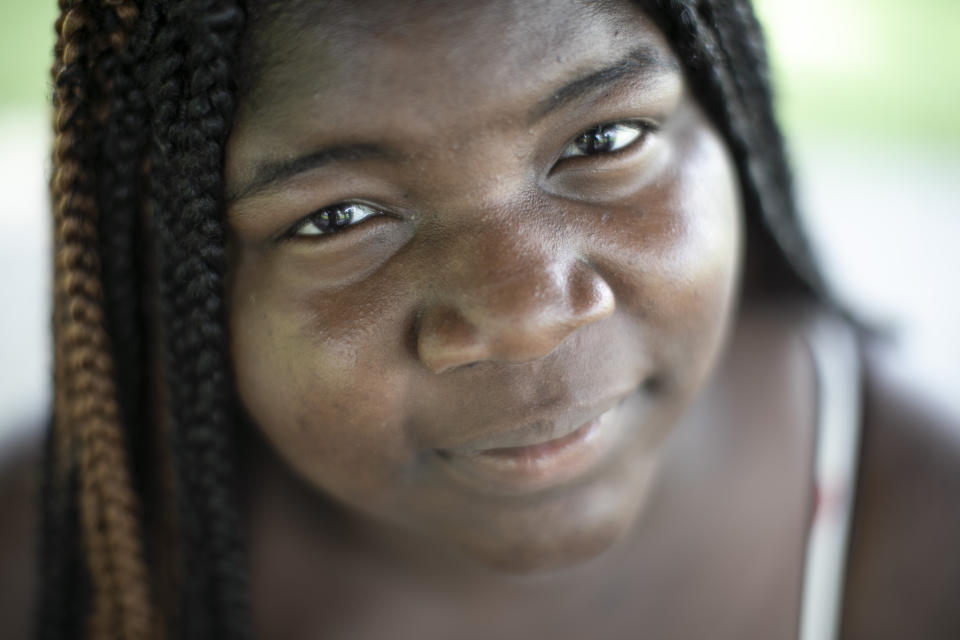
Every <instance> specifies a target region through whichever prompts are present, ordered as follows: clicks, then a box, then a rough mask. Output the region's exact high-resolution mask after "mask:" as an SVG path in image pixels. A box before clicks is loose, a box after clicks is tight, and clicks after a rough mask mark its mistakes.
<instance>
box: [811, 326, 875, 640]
mask: <svg viewBox="0 0 960 640" xmlns="http://www.w3.org/2000/svg"><path fill="white" fill-rule="evenodd" d="M807 342H808V344H809V348H810V352H811V354H812V357H813V361H814V367H815V371H816V388H817V438H816V450H815V459H814V481H815V491H816V493H815V497H816V501H815V506H814V513H813V519H812V521H811V524H810V532H809V536H808V538H807V545H806V556H805V562H804V573H803V600H802V602H801V608H800V631H799V636H798V637H799V640H836V639H837V638H838V637H839V633H840V619H841V614H842V609H843V586H844V577H845V573H846V565H847V549H848V546H849V541H850V525H851V520H852V515H853V505H854V493H855V490H856V478H857V466H858V459H859V449H860V424H861V416H860V373H861V372H860V356H859V349H858V344H857V338H856V335H855V332H854V330H853V328H852V327H851V326H850V325H848V324H847V323H845V322H843V321H841V320H839V319H838V318H836V317H833V316H820V317H818V318H816V319H815V320H814V321H813V322H812V327H811V329H810V331H809V333H808V336H807Z"/></svg>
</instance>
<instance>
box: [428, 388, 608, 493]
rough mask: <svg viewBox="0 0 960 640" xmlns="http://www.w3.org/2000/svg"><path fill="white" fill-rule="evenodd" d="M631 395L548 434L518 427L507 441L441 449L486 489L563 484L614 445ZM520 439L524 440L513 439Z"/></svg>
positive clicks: (448, 463) (527, 489) (461, 475)
mask: <svg viewBox="0 0 960 640" xmlns="http://www.w3.org/2000/svg"><path fill="white" fill-rule="evenodd" d="M626 397H627V396H626V395H623V396H620V397H618V398H617V399H616V400H615V401H613V402H612V403H607V404H606V406H604V407H601V408H600V409H599V410H595V411H593V412H592V413H593V415H592V417H589V418H588V419H587V420H585V421H583V422H579V423H577V422H575V423H574V424H573V425H572V427H567V428H564V427H562V426H561V427H554V428H551V429H547V433H546V434H542V433H541V434H540V435H536V433H537V432H538V431H543V429H536V428H534V429H533V431H534V434H533V435H526V434H525V433H524V432H520V433H519V434H518V435H515V436H512V437H511V436H506V437H505V438H503V439H504V440H505V444H507V445H508V446H496V445H494V444H493V443H491V444H490V445H488V446H479V447H469V448H461V449H456V450H449V449H437V450H436V453H437V456H438V457H439V459H440V460H441V461H442V463H443V465H442V466H444V467H445V468H446V469H447V470H448V471H450V472H452V473H453V475H454V476H455V477H456V478H457V479H458V480H459V481H461V482H466V483H468V484H469V485H470V486H472V487H473V488H474V489H478V490H480V491H482V492H483V493H496V494H505V495H524V494H530V493H536V492H539V491H543V490H546V489H550V488H554V487H557V486H562V485H565V484H567V483H570V482H572V481H575V480H576V479H578V478H581V477H583V476H585V475H587V474H588V473H589V472H590V471H591V470H592V469H594V468H595V467H597V466H598V464H599V463H600V462H602V461H603V460H604V459H605V458H606V457H608V456H609V455H610V454H611V453H612V452H613V450H614V449H615V448H616V445H617V443H618V442H619V441H620V439H621V438H620V433H621V431H622V429H623V425H622V424H621V423H622V422H623V420H622V416H621V413H622V412H621V411H620V409H621V407H622V405H623V403H624V400H625V398H626ZM511 439H513V440H514V441H517V440H519V441H521V443H520V444H516V445H515V444H514V442H510V440H511Z"/></svg>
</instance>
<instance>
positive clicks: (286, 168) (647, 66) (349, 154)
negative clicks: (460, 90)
mask: <svg viewBox="0 0 960 640" xmlns="http://www.w3.org/2000/svg"><path fill="white" fill-rule="evenodd" d="M678 71H680V66H679V65H678V64H677V62H676V61H675V60H673V59H671V58H667V57H665V56H663V55H661V54H660V53H659V52H658V51H656V50H655V49H653V48H652V47H650V46H641V47H637V48H636V49H633V50H632V51H630V52H629V53H628V54H627V55H626V56H624V57H623V58H622V59H620V60H619V61H617V62H615V63H614V64H612V65H610V66H608V67H605V68H603V69H600V70H599V71H594V72H591V73H590V74H588V75H586V76H583V77H581V78H577V79H576V80H573V81H572V82H569V83H567V84H565V85H564V86H562V87H560V88H559V89H557V90H555V91H554V92H553V93H551V94H550V95H549V96H547V97H546V98H545V99H543V100H541V101H540V102H538V103H537V104H536V105H535V106H534V107H533V108H532V109H531V110H530V112H529V114H528V118H529V121H530V122H531V124H532V123H534V122H536V121H538V120H541V119H543V118H544V117H546V116H547V115H549V114H550V113H553V112H554V111H557V110H559V109H561V108H563V107H564V106H566V105H568V104H570V103H571V102H574V101H575V100H578V99H580V98H582V97H584V96H585V95H588V94H590V93H593V92H595V91H598V90H599V89H603V88H605V87H609V86H610V85H612V84H614V83H616V82H618V81H620V80H622V79H623V78H626V77H629V76H635V75H638V74H641V75H644V76H653V75H656V74H660V73H670V72H674V73H675V72H678ZM398 157H399V154H397V152H396V151H394V150H391V149H389V148H387V147H384V146H383V145H380V144H377V143H369V142H362V143H355V144H342V145H333V146H330V147H323V148H321V149H317V150H316V151H313V152H311V153H308V154H306V155H303V156H300V157H297V158H294V159H292V160H280V161H276V162H268V163H265V164H262V165H259V166H257V167H256V168H255V169H254V171H253V178H252V179H251V180H250V181H249V182H247V183H246V184H245V185H243V186H242V187H241V188H239V189H236V190H234V191H231V192H229V193H227V196H226V204H227V205H230V204H233V203H235V202H237V201H238V200H243V199H245V198H249V197H251V196H253V195H255V194H257V193H260V192H261V191H264V190H266V189H267V188H269V187H272V186H274V185H277V184H280V183H283V182H285V181H287V180H289V179H291V178H293V177H294V176H297V175H299V174H301V173H305V172H307V171H312V170H314V169H318V168H320V167H323V166H325V165H329V164H334V163H337V162H361V161H364V160H391V159H392V160H395V159H397V158H398Z"/></svg>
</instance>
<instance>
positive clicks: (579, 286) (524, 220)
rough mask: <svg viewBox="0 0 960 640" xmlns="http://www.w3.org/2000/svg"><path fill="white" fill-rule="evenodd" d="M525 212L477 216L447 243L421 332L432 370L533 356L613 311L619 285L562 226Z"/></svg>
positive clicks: (426, 361)
mask: <svg viewBox="0 0 960 640" xmlns="http://www.w3.org/2000/svg"><path fill="white" fill-rule="evenodd" d="M521 215H522V214H520V213H517V214H515V215H513V216H502V215H484V216H478V217H477V220H476V222H475V223H473V224H470V225H469V228H468V229H463V230H460V231H459V232H458V233H456V234H455V235H456V238H457V240H456V241H455V242H451V243H449V244H448V245H447V247H446V256H445V259H444V260H442V262H441V264H442V270H441V271H440V272H439V273H438V282H437V285H438V286H436V287H435V288H434V292H435V296H434V299H433V300H431V301H430V302H429V303H428V305H427V308H426V309H425V310H424V313H423V315H422V318H421V323H420V328H419V334H418V350H419V355H420V359H421V360H422V361H423V362H424V364H425V365H427V366H428V368H430V369H432V370H434V371H435V372H440V371H444V370H447V369H450V368H453V367H456V366H460V365H464V364H469V363H472V362H476V361H481V360H498V361H507V362H524V361H529V360H534V359H537V358H540V357H542V356H544V355H546V354H548V353H550V352H551V351H553V350H554V349H555V348H556V347H557V346H558V345H559V344H560V343H561V342H562V341H563V339H564V338H565V337H566V336H567V335H569V333H571V332H572V331H574V330H576V329H578V328H579V327H581V326H584V325H586V324H588V323H590V322H593V321H595V320H598V319H600V318H602V317H605V316H607V315H609V314H610V313H611V312H612V311H613V304H614V303H613V293H612V291H611V290H610V288H609V287H608V286H607V284H606V282H605V281H604V280H603V279H602V278H601V277H600V275H599V274H598V273H597V272H596V271H595V270H594V269H593V268H592V267H591V266H590V265H589V264H588V263H586V262H585V261H583V260H581V259H580V258H579V257H578V256H577V252H576V251H575V250H573V249H571V248H570V246H569V245H570V244H571V243H569V242H566V241H565V238H564V231H563V228H562V227H561V226H559V225H556V224H552V223H551V221H550V220H549V219H544V217H542V216H538V214H536V213H533V214H530V215H529V216H528V217H520V216H521Z"/></svg>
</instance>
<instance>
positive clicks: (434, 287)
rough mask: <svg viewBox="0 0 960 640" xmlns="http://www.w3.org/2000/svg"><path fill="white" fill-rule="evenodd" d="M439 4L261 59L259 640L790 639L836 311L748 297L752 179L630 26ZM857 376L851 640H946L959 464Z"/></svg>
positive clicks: (253, 331)
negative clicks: (820, 317)
mask: <svg viewBox="0 0 960 640" xmlns="http://www.w3.org/2000/svg"><path fill="white" fill-rule="evenodd" d="M448 4H450V3H440V2H426V3H417V4H416V6H415V7H405V6H403V5H404V3H386V2H366V3H356V2H354V3H344V6H343V7H333V8H331V7H329V6H327V4H326V3H324V6H323V7H315V8H311V9H309V11H310V15H297V16H281V17H280V18H279V20H278V21H277V22H275V23H272V24H270V25H267V26H266V27H265V28H264V29H262V30H261V31H260V33H259V35H258V42H259V43H260V45H261V46H260V47H259V48H258V49H257V51H258V55H260V56H262V58H261V60H262V65H261V67H260V68H259V71H260V73H259V75H258V76H257V82H256V83H255V85H254V87H253V89H252V91H251V92H250V94H249V95H248V96H247V97H246V99H245V100H244V101H243V102H242V103H241V107H240V111H239V114H238V118H237V123H236V126H235V129H234V132H233V134H232V135H231V139H230V143H229V147H228V154H227V165H226V174H227V183H228V184H227V188H228V193H229V195H230V196H231V203H230V205H229V208H228V226H229V231H230V253H231V280H230V326H231V331H232V340H233V342H232V353H233V357H234V361H235V368H236V377H237V385H238V390H239V393H240V397H241V399H242V402H243V404H244V407H245V409H246V410H247V412H248V413H249V414H250V416H251V418H252V419H253V421H254V422H255V423H256V424H257V425H258V428H259V431H260V437H262V438H263V440H264V441H265V445H267V446H263V447H257V448H256V450H257V451H269V453H266V454H265V455H263V457H262V459H258V460H256V461H255V465H254V469H255V471H254V475H253V486H254V492H253V499H252V501H251V505H252V509H251V532H250V533H251V535H250V546H251V548H250V553H251V562H252V570H253V589H254V594H253V602H254V613H255V619H256V624H257V626H258V632H259V637H263V638H285V639H286V638H316V637H345V638H351V639H365V638H371V639H372V638H391V639H394V638H478V639H479V638H485V639H486V638H545V637H549V638H558V639H562V638H566V637H571V638H572V637H576V638H582V637H590V638H628V637H630V638H632V637H650V638H703V637H710V638H731V639H733V638H764V639H768V638H792V637H795V634H796V619H797V616H798V600H799V593H800V587H801V571H802V553H803V545H804V541H805V534H806V522H807V519H808V517H809V506H810V501H811V495H810V492H811V486H812V478H811V474H810V468H811V462H812V450H813V437H814V429H815V423H814V417H815V416H814V407H815V406H816V402H817V397H816V389H815V384H814V370H813V365H812V362H811V360H810V355H809V353H808V351H807V350H806V348H805V346H804V344H803V340H802V336H803V334H804V331H805V329H806V326H807V324H808V322H809V320H810V318H811V316H812V315H813V314H815V313H817V312H816V311H815V310H814V309H812V308H811V307H810V306H809V305H802V306H795V305H791V304H788V303H786V302H784V301H775V302H772V301H764V300H759V299H754V298H752V297H751V296H750V295H749V292H747V293H746V294H744V296H743V297H740V298H738V283H739V282H740V281H741V279H742V278H743V274H741V273H740V265H741V262H742V254H743V252H744V251H749V250H750V247H743V246H742V243H743V240H742V237H741V236H742V234H741V228H742V224H743V221H742V215H743V214H742V211H741V207H740V200H739V194H738V193H737V183H736V178H735V170H734V167H733V163H732V162H731V160H730V157H729V154H728V152H727V149H726V147H725V145H724V143H723V141H722V139H721V138H720V137H719V135H718V134H717V133H716V131H715V129H714V128H713V126H712V124H711V123H710V121H709V120H708V118H707V117H706V116H705V114H704V113H703V111H702V110H701V109H700V108H699V106H698V105H697V104H696V101H695V100H694V99H693V97H692V96H691V95H690V93H689V91H688V89H687V87H686V85H685V82H684V78H683V75H682V72H681V71H680V70H679V66H678V65H677V63H676V60H675V58H674V56H673V54H672V52H671V51H670V48H669V46H668V45H667V44H666V42H665V41H664V39H663V37H662V35H661V34H659V33H658V31H657V30H656V29H655V27H654V26H653V25H652V24H651V23H650V22H649V21H648V20H647V19H646V18H645V17H644V16H643V14H642V13H641V12H640V11H639V10H637V9H636V8H634V7H633V6H632V5H631V4H630V3H627V2H610V3H604V4H603V5H602V9H597V8H596V4H591V3H581V2H574V1H569V2H542V3H541V2H530V1H524V2H515V3H510V2H493V1H489V2H471V3H458V4H462V5H464V6H457V7H455V8H451V7H449V6H447V5H448ZM345 7H349V8H350V10H349V11H347V10H346V8H345ZM332 43H335V46H334V44H332ZM545 52H550V53H549V54H547V53H545ZM598 72H599V74H598ZM588 79H589V80H588ZM550 107H552V108H550ZM537 116H538V117H537ZM599 125H610V126H613V127H614V129H613V130H612V131H611V130H609V128H608V129H607V130H606V134H605V135H607V136H608V140H607V141H606V143H605V144H608V146H611V147H617V148H613V149H612V150H608V149H607V148H605V147H603V146H602V145H601V146H600V147H597V146H596V145H594V146H591V145H590V144H581V145H578V144H577V143H578V140H579V141H580V142H583V140H581V139H580V138H581V136H582V134H583V133H584V132H595V131H596V130H597V127H598V126H599ZM601 128H602V127H601ZM610 139H612V142H610ZM357 144H359V145H361V146H354V147H353V148H352V149H351V150H350V151H349V152H345V151H343V147H344V145H357ZM373 145H378V146H381V147H384V149H380V151H384V153H376V151H378V150H377V149H373ZM621 145H622V146H621ZM331 146H334V147H336V148H338V149H340V151H338V152H337V153H327V154H326V156H325V159H326V160H327V162H325V163H324V164H323V165H322V166H319V165H317V163H313V165H315V166H309V165H310V163H307V162H301V163H299V164H295V165H294V168H298V169H305V168H306V167H308V166H309V168H308V169H306V170H304V171H300V172H298V173H296V174H292V173H291V172H290V171H287V172H286V173H284V171H283V170H282V168H283V167H284V165H285V164H288V163H289V162H290V161H291V160H294V159H297V158H301V157H303V156H310V155H311V154H316V152H317V150H318V149H324V148H326V149H329V148H330V147H331ZM574 149H575V150H576V151H577V152H579V153H577V152H574V151H573V150H574ZM313 157H314V159H316V158H317V156H316V155H314V156H313ZM286 168H287V169H289V168H290V167H289V166H287V167H286ZM284 175H286V178H285V179H282V178H281V176H284ZM268 177H273V178H275V180H274V181H272V182H269V183H268V182H267V181H266V178H268ZM343 203H356V204H360V205H363V206H364V207H369V209H358V210H357V211H356V212H354V214H353V215H354V218H355V219H356V224H355V225H354V226H350V227H340V228H339V230H336V231H332V232H331V231H330V229H329V220H330V219H331V216H330V214H331V212H332V211H333V209H331V207H334V206H335V205H339V204H343ZM318 211H320V212H325V213H326V214H327V215H325V216H324V215H313V214H315V212H318ZM370 211H372V212H373V213H370ZM364 216H367V217H364ZM324 231H326V232H327V235H322V232H324ZM868 365H869V368H868V375H867V376H866V385H867V387H866V389H867V390H866V393H865V396H864V401H865V403H866V405H865V410H864V420H865V425H864V449H863V462H862V466H861V477H860V479H859V489H858V500H859V508H858V512H857V514H856V521H855V526H854V538H853V551H852V556H851V568H850V572H849V578H848V580H849V581H848V592H847V606H846V613H845V627H844V628H845V633H844V636H843V637H845V638H853V639H856V638H881V639H882V638H903V637H922V638H933V639H936V638H955V637H957V635H958V633H960V631H958V629H957V626H958V624H960V622H958V616H957V615H956V613H955V606H953V605H952V604H951V603H952V602H957V598H960V572H958V570H956V569H955V568H950V567H947V568H945V567H944V565H945V558H946V557H947V556H946V554H949V553H951V551H952V546H953V543H952V542H951V541H952V540H956V539H960V513H958V511H960V509H958V508H957V507H956V503H955V500H954V496H956V495H958V494H960V471H958V464H957V462H958V461H960V448H958V446H957V444H956V442H955V439H954V440H951V439H950V435H949V434H950V433H951V432H950V429H949V426H948V423H947V421H946V420H945V419H944V418H942V417H933V416H930V415H928V414H925V413H924V412H923V411H921V410H919V409H918V408H917V405H916V404H912V403H910V402H909V401H907V400H905V399H903V397H902V396H900V395H895V394H891V393H890V392H889V390H890V389H891V388H893V387H894V386H895V385H893V384H891V383H890V382H889V381H888V380H886V379H884V378H881V377H878V376H877V375H876V374H874V373H873V371H874V370H875V367H874V366H873V364H872V363H870V362H868ZM598 416H599V417H600V419H599V421H598V423H597V425H595V426H594V427H592V429H593V430H592V431H591V433H592V434H593V435H592V436H591V437H590V438H584V441H583V442H580V441H576V442H574V444H573V446H571V447H569V448H568V449H562V451H561V452H560V453H557V452H556V451H553V452H552V453H551V452H546V453H545V452H544V451H543V449H536V450H532V449H531V448H530V447H531V446H534V445H537V444H543V443H544V442H546V443H547V444H548V445H549V444H550V443H551V442H553V441H555V440H556V439H557V438H558V437H563V436H567V435H569V434H570V432H571V430H573V429H577V428H578V427H579V426H581V425H583V424H585V423H589V422H590V421H591V420H592V419H593V418H595V417H598ZM954 433H955V431H954ZM574 435H575V433H574ZM520 446H524V447H525V448H524V449H522V450H518V449H517V448H518V447H520ZM504 449H508V451H504ZM553 449H559V447H553ZM491 450H495V451H494V452H491ZM570 451H573V453H570ZM578 452H582V453H578ZM547 454H549V455H547ZM478 458H479V462H478V461H477V459H478ZM957 564H960V563H957ZM905 584H906V585H910V591H911V592H912V593H923V594H930V595H929V597H912V598H904V597H901V594H902V592H903V590H904V585H905ZM894 630H896V632H894Z"/></svg>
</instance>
